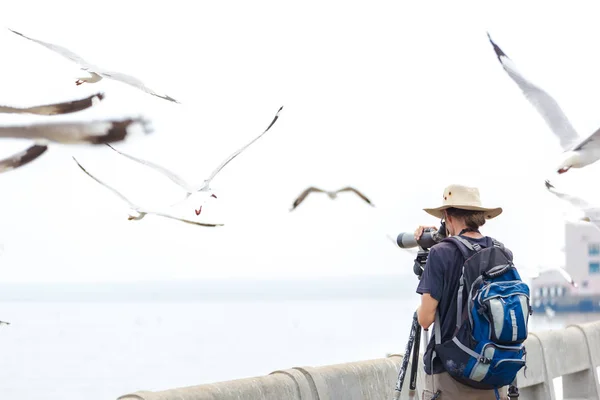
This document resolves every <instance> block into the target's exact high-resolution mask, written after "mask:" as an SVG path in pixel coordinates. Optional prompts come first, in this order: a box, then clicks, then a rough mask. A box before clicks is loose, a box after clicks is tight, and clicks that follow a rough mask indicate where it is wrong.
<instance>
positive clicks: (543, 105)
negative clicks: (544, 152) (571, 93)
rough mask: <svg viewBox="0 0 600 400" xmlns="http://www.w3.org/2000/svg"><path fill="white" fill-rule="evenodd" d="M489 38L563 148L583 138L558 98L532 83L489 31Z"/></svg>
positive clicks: (509, 72) (510, 74)
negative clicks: (561, 106)
mask: <svg viewBox="0 0 600 400" xmlns="http://www.w3.org/2000/svg"><path fill="white" fill-rule="evenodd" d="M488 38H489V40H490V42H491V43H492V46H493V47H494V51H495V52H496V56H497V57H498V60H499V61H500V64H502V67H503V68H504V70H505V71H506V72H507V73H508V75H509V76H510V77H511V78H512V79H513V81H515V83H516V84H517V85H518V86H519V87H520V88H521V91H522V92H523V94H524V95H525V98H527V100H529V102H530V103H531V104H532V105H533V106H534V107H535V108H536V110H537V111H538V112H539V113H540V114H541V116H542V118H544V121H546V123H547V124H548V126H549V127H550V130H552V132H553V133H554V134H555V135H556V136H557V137H558V139H559V140H560V145H561V146H562V148H563V150H567V149H569V148H570V147H571V146H573V144H575V143H577V142H579V141H580V140H581V138H580V137H579V135H578V134H577V132H576V131H575V129H574V128H573V125H571V122H570V121H569V119H568V118H567V116H566V115H565V113H564V112H563V111H562V109H561V108H560V106H559V105H558V103H557V102H556V100H554V98H552V96H550V95H549V94H548V93H547V92H546V91H544V90H543V89H542V88H540V87H538V86H536V85H535V84H533V83H531V82H530V81H528V80H527V79H525V77H523V75H521V73H520V72H519V70H518V69H517V68H516V66H515V64H514V63H513V62H512V60H511V59H510V58H508V56H507V55H506V54H505V53H504V52H503V51H502V49H500V47H498V45H497V44H496V43H494V41H493V40H492V38H491V37H490V35H489V33H488Z"/></svg>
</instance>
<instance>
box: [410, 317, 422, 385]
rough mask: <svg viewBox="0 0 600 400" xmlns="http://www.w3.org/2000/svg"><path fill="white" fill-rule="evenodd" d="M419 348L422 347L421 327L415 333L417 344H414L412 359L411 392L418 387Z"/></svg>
mask: <svg viewBox="0 0 600 400" xmlns="http://www.w3.org/2000/svg"><path fill="white" fill-rule="evenodd" d="M419 346H421V327H420V326H417V331H416V332H415V342H414V344H413V350H412V353H413V357H412V367H411V369H410V381H409V382H410V384H409V386H408V387H409V388H410V390H415V388H416V387H417V370H418V368H419Z"/></svg>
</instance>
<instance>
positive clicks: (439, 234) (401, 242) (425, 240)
mask: <svg viewBox="0 0 600 400" xmlns="http://www.w3.org/2000/svg"><path fill="white" fill-rule="evenodd" d="M445 237H446V223H445V222H442V223H441V225H440V229H438V230H435V229H431V228H426V229H425V230H423V233H422V234H421V237H420V238H419V240H416V239H415V235H414V234H413V233H407V232H403V233H400V234H399V235H398V237H397V238H396V243H397V244H398V246H400V247H401V248H403V249H408V248H411V247H417V246H418V247H419V251H418V252H417V257H416V258H415V264H414V265H413V272H414V273H415V275H417V277H418V278H419V279H421V275H423V271H424V270H425V264H426V263H427V256H428V255H429V249H430V248H431V247H432V246H433V245H435V244H436V243H439V242H440V241H441V240H442V239H444V238H445Z"/></svg>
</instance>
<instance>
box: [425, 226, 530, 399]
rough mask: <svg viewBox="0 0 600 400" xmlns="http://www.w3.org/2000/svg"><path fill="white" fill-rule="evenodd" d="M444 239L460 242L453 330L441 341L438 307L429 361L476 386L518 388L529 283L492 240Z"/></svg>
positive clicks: (523, 359) (526, 322)
mask: <svg viewBox="0 0 600 400" xmlns="http://www.w3.org/2000/svg"><path fill="white" fill-rule="evenodd" d="M443 240H444V241H450V242H452V243H454V244H455V245H456V246H458V248H459V249H460V251H461V253H462V254H463V256H464V259H465V262H464V265H463V268H462V274H461V277H460V280H459V288H458V292H457V294H456V296H457V309H456V314H457V315H456V329H455V331H454V336H453V337H452V339H451V340H448V341H446V342H444V343H441V332H440V331H441V328H440V323H439V313H438V311H437V310H436V314H435V346H434V349H433V350H434V351H433V352H432V358H431V362H432V365H433V359H434V358H435V357H439V358H440V360H441V361H442V363H443V365H444V368H445V370H446V371H447V372H448V373H449V374H450V376H452V377H453V378H454V379H455V380H457V381H459V382H461V383H463V384H465V385H468V386H471V387H474V388H478V389H499V388H501V387H504V386H507V385H511V387H516V377H517V373H518V372H519V370H520V369H521V368H523V367H526V359H525V357H526V350H525V345H524V344H523V342H524V341H525V339H527V332H528V322H529V316H530V315H531V314H532V308H531V305H530V303H529V286H527V284H525V283H524V282H523V281H522V280H521V277H520V276H519V273H518V272H517V269H516V268H515V266H514V264H513V262H512V257H511V256H510V254H509V253H507V252H506V250H505V247H504V245H503V244H502V243H500V242H498V241H496V240H495V239H492V242H493V246H491V247H486V248H482V247H481V246H480V245H479V244H477V243H471V242H469V241H468V240H467V239H465V238H464V237H461V236H452V237H448V238H445V239H443ZM463 296H465V297H463Z"/></svg>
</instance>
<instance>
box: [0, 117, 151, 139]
mask: <svg viewBox="0 0 600 400" xmlns="http://www.w3.org/2000/svg"><path fill="white" fill-rule="evenodd" d="M134 123H139V124H140V125H141V126H142V128H143V130H144V132H145V133H149V132H150V130H149V128H148V121H146V120H145V119H143V118H142V117H137V118H127V119H124V120H116V119H106V120H96V121H82V122H68V121H63V122H44V123H37V124H32V125H15V126H0V138H3V137H5V138H16V139H38V140H39V139H44V140H47V141H51V142H56V143H62V144H80V143H88V144H104V143H112V142H118V141H121V140H124V139H125V138H126V137H127V136H128V135H129V134H130V133H131V132H130V131H129V126H130V125H132V124H134Z"/></svg>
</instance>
